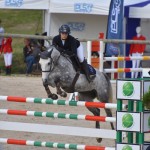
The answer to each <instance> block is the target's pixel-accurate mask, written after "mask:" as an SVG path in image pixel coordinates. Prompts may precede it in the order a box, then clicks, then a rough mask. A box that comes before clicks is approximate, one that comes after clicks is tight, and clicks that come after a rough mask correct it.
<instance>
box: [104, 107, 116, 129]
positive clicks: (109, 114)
mask: <svg viewBox="0 0 150 150" xmlns="http://www.w3.org/2000/svg"><path fill="white" fill-rule="evenodd" d="M105 112H106V114H107V116H108V117H112V112H111V110H110V109H107V108H105ZM110 125H111V128H112V130H115V127H114V124H113V123H112V122H110Z"/></svg>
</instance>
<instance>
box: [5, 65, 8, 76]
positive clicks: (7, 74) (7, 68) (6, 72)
mask: <svg viewBox="0 0 150 150" xmlns="http://www.w3.org/2000/svg"><path fill="white" fill-rule="evenodd" d="M5 69H6V70H5V72H6V75H8V67H6V68H5Z"/></svg>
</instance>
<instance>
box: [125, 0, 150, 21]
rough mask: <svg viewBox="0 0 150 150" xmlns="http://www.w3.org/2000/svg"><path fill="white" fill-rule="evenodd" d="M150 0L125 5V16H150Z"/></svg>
mask: <svg viewBox="0 0 150 150" xmlns="http://www.w3.org/2000/svg"><path fill="white" fill-rule="evenodd" d="M149 10H150V0H147V1H143V2H140V3H136V4H133V5H127V6H125V17H127V18H150V15H149Z"/></svg>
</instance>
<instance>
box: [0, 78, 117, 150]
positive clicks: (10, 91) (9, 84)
mask: <svg viewBox="0 0 150 150" xmlns="http://www.w3.org/2000/svg"><path fill="white" fill-rule="evenodd" d="M52 90H53V92H55V90H54V89H52ZM115 90H116V87H115V84H114V85H113V93H116V91H115ZM0 95H6V96H24V97H41V98H46V97H47V95H46V92H45V90H44V88H43V86H42V81H41V77H35V76H34V77H26V76H0ZM68 96H69V95H68ZM61 99H62V98H61ZM113 99H114V100H113V102H114V103H116V101H115V94H114V97H113ZM66 100H67V99H66ZM0 108H1V109H18V110H19V109H20V110H21V109H22V110H30V111H52V112H64V113H76V114H85V115H86V114H89V115H91V113H90V112H89V111H88V110H87V109H86V108H84V107H70V106H56V105H46V104H43V105H41V104H32V103H13V102H1V104H0ZM101 115H103V116H105V112H104V111H103V110H102V111H101ZM113 115H114V116H115V110H114V111H113ZM0 119H1V120H2V121H15V122H26V123H38V124H51V125H63V126H75V127H88V128H94V127H95V123H94V122H93V121H84V120H83V121H81V120H79V121H76V120H65V119H51V118H44V117H43V118H42V117H39V118H38V117H36V118H35V117H31V116H28V117H26V116H8V115H4V114H3V115H2V114H0ZM101 128H104V129H110V124H109V123H101ZM0 138H16V139H24V140H33V141H34V140H35V141H37V140H39V141H46V142H50V141H51V142H62V143H74V144H83V145H95V146H96V145H99V146H109V147H110V146H115V141H113V140H110V139H103V141H102V143H100V144H99V143H97V141H96V139H95V138H89V137H73V136H65V135H63V136H62V135H52V134H51V135H50V134H39V133H29V132H12V131H1V134H0ZM31 149H32V150H41V149H42V150H48V149H50V148H45V147H33V146H16V145H6V144H0V150H31ZM54 149H55V150H56V149H57V148H53V149H52V150H54Z"/></svg>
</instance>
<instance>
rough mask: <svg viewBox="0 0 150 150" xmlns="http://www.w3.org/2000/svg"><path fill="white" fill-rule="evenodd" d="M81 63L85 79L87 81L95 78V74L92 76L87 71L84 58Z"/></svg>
mask: <svg viewBox="0 0 150 150" xmlns="http://www.w3.org/2000/svg"><path fill="white" fill-rule="evenodd" d="M81 65H82V70H83V71H84V73H85V76H86V78H87V80H88V81H89V82H91V81H93V79H94V78H95V75H94V76H93V75H92V76H90V73H89V69H88V64H87V61H86V60H85V59H84V61H83V62H82V63H81Z"/></svg>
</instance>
